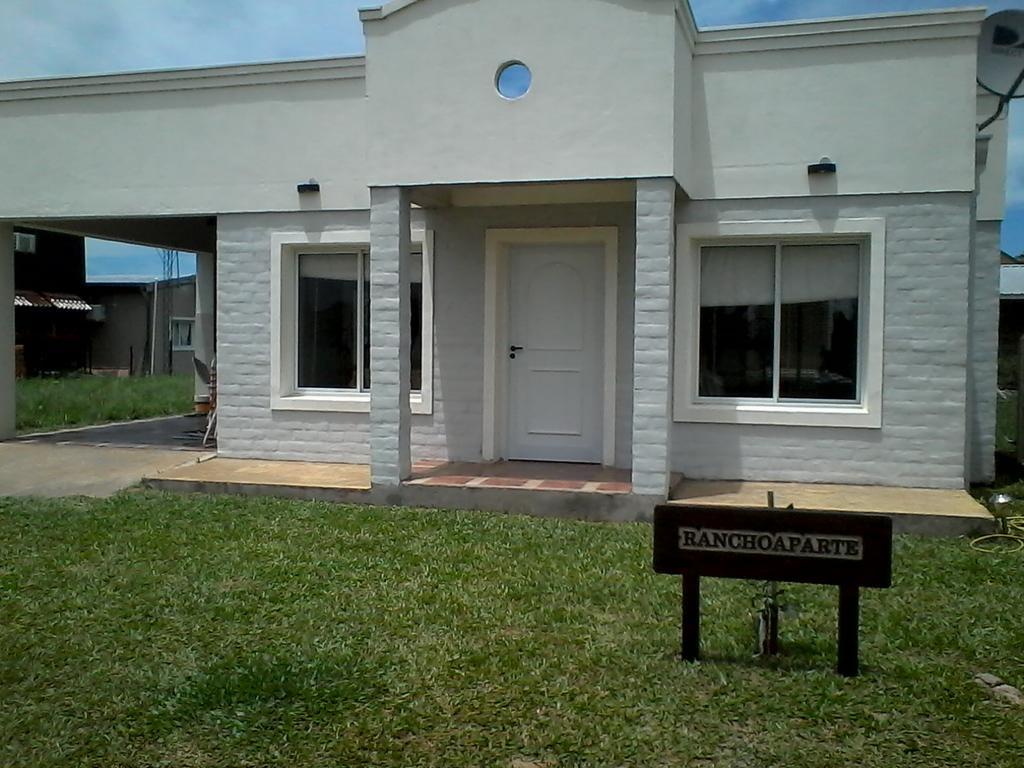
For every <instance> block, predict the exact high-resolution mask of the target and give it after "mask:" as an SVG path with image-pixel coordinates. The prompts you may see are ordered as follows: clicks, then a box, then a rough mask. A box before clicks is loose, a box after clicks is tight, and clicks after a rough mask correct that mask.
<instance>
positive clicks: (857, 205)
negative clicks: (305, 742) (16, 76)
mask: <svg viewBox="0 0 1024 768" xmlns="http://www.w3.org/2000/svg"><path fill="white" fill-rule="evenodd" d="M360 14H361V17H362V19H363V22H364V30H365V33H366V51H367V52H366V55H365V56H357V57H346V58H337V59H323V60H313V61H304V62H285V63H276V64H265V65H245V66H235V67H214V68H208V69H200V70H189V71H174V72H147V73H133V74H123V75H112V76H102V77H92V78H68V79H52V80H42V81H25V82H17V83H8V84H0V178H3V179H4V180H5V184H4V187H3V188H2V189H0V219H5V220H7V221H9V222H20V221H27V220H31V221H33V222H34V223H35V225H36V226H40V227H45V226H51V227H60V228H65V229H71V230H72V231H78V232H82V233H84V234H92V235H97V234H105V236H110V237H116V238H120V239H127V240H132V241H134V242H145V243H149V244H152V245H157V246H162V247H167V248H176V249H182V250H190V251H196V252H199V257H198V260H197V261H198V278H197V309H196V323H195V328H194V331H193V342H194V345H195V348H196V354H197V356H198V357H199V359H200V360H203V361H204V362H210V361H212V359H213V357H214V353H215V351H216V359H217V374H218V384H219V389H218V393H217V397H218V450H219V452H220V454H221V455H223V456H229V457H240V458H265V459H299V460H313V461H327V462H361V463H369V464H370V466H371V472H372V478H373V483H374V486H375V487H376V488H379V489H394V494H392V495H390V496H388V498H391V499H393V500H401V499H402V488H403V485H402V484H403V481H404V480H405V479H406V478H407V477H408V475H409V472H410V461H411V459H412V458H413V457H415V458H416V459H434V460H466V461H475V462H480V461H490V460H493V459H528V460H543V461H566V462H594V463H599V464H606V465H610V466H615V467H621V468H628V469H630V471H631V474H632V486H631V487H632V492H633V494H634V498H633V499H632V500H627V501H623V502H621V503H622V504H623V505H625V504H626V503H627V502H628V503H633V504H634V505H638V504H640V503H641V502H642V503H643V504H646V503H647V502H648V501H649V500H650V499H654V498H664V497H665V495H666V494H667V493H668V490H669V485H670V479H671V478H672V476H673V474H674V473H678V474H683V475H685V476H687V477H691V478H720V479H747V480H766V481H787V480H790V481H807V482H844V483H863V484H881V485H894V486H901V485H902V486H918V487H932V488H959V487H963V486H964V485H965V484H966V483H968V482H971V481H981V480H986V479H990V478H991V477H992V474H993V446H994V433H995V396H996V342H997V316H998V296H999V293H998V282H999V230H1000V222H1001V220H1002V218H1003V207H1004V200H1003V197H1004V196H1003V188H1004V186H1005V165H1006V121H1005V119H1002V120H999V121H996V122H995V123H994V124H993V125H992V126H991V127H990V129H988V131H987V133H986V135H985V136H982V137H977V130H976V125H977V123H978V121H979V116H982V117H984V116H988V115H989V114H992V112H993V111H994V108H995V101H996V99H995V97H993V96H991V95H988V94H985V93H982V92H980V91H979V89H978V87H977V85H976V56H977V45H978V36H979V31H980V26H981V23H982V20H983V11H980V10H977V9H968V10H944V11H936V12H929V13H913V14H890V15H884V16H874V17H862V18H849V19H836V20H823V21H812V22H801V23H791V24H770V25H762V26H748V27H736V28H725V29H713V30H703V31H701V30H698V29H697V28H696V26H695V24H694V21H693V17H692V15H691V13H690V9H689V7H688V6H687V5H686V3H685V2H676V1H674V0H616V2H605V1H602V0H558V2H552V1H551V0H477V1H476V2H471V3H467V2H445V1H443V0H395V2H392V3H389V4H388V5H385V6H384V7H383V8H378V9H370V10H364V11H361V12H360ZM924 84H928V86H927V87H925V85H924ZM54 114H59V115H60V120H59V121H54V120H53V115H54ZM44 157H45V158H46V162H45V163H43V162H41V161H40V158H44ZM827 158H831V161H829V160H828V159H827ZM97 169H101V172H97ZM0 284H2V281H0ZM214 295H215V296H216V310H215V311H216V325H214V322H213V318H214V314H213V313H214ZM0 330H2V329H0ZM214 334H216V337H215V336H214ZM3 382H4V378H3V371H0V386H3ZM371 393H372V399H371ZM0 415H2V414H0ZM637 497H639V498H637ZM617 503H619V502H617V501H616V500H615V499H611V498H610V499H609V501H608V506H607V510H606V514H607V515H608V516H609V517H615V516H616V515H618V514H621V508H620V507H617V506H616V504H617ZM622 508H625V507H622ZM633 508H637V507H636V506H634V507H633Z"/></svg>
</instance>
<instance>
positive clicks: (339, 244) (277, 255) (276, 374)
mask: <svg viewBox="0 0 1024 768" xmlns="http://www.w3.org/2000/svg"><path fill="white" fill-rule="evenodd" d="M411 241H412V245H413V248H414V249H416V250H417V251H419V252H420V253H422V260H423V308H422V309H423V317H422V347H423V361H422V366H423V372H422V389H421V391H418V392H412V393H410V396H409V404H410V407H411V409H412V412H413V413H414V414H431V413H433V369H434V365H433V362H434V279H433V275H434V262H433V250H434V249H433V242H434V238H433V232H432V231H430V230H413V232H412V237H411ZM308 253H337V254H346V253H350V254H365V258H369V253H370V233H369V231H368V230H347V231H336V232H330V231H329V232H316V233H307V232H289V233H275V234H273V235H272V236H271V318H270V324H271V397H270V400H271V409H272V410H282V411H318V412H341V413H369V412H370V392H369V391H366V390H360V389H315V388H299V386H298V294H299V279H298V262H299V256H300V254H308ZM362 258H363V256H360V266H361V265H362ZM362 285H363V281H362V279H360V281H359V286H360V287H359V296H360V297H362V296H363V290H364V289H363V287H362ZM363 324H364V320H363V309H362V306H360V307H359V311H358V328H359V330H358V331H357V333H362V332H363V330H364V327H363ZM362 346H363V345H362V343H361V339H360V340H357V349H358V355H359V358H360V359H362V355H363V351H362ZM360 383H361V382H360Z"/></svg>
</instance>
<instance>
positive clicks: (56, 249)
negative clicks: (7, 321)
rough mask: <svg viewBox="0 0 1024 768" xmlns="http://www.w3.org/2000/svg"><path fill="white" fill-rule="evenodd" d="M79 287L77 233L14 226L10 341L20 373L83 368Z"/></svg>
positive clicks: (85, 328)
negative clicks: (16, 353)
mask: <svg viewBox="0 0 1024 768" xmlns="http://www.w3.org/2000/svg"><path fill="white" fill-rule="evenodd" d="M84 287H85V241H84V239H83V238H82V237H80V236H76V235H66V234H60V233H57V232H47V231H43V230H37V229H30V228H26V227H16V228H15V230H14V313H15V344H16V346H17V352H18V366H17V367H18V369H19V373H20V374H21V375H23V376H38V375H42V374H58V373H65V372H67V371H76V370H81V369H83V368H87V367H88V365H89V322H88V320H87V319H86V315H87V313H88V312H89V309H90V307H89V304H88V303H87V302H86V301H85V300H84V299H83V298H82V293H83V289H84Z"/></svg>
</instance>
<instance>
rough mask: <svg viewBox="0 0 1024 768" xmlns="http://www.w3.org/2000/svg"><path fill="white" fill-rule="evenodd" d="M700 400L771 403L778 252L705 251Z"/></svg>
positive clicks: (722, 248)
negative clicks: (745, 399) (754, 399)
mask: <svg viewBox="0 0 1024 768" xmlns="http://www.w3.org/2000/svg"><path fill="white" fill-rule="evenodd" d="M700 287H701V291H700V293H701V301H700V304H701V309H700V385H699V392H700V396H701V397H758V398H764V397H771V396H772V387H773V357H774V349H775V343H774V333H775V248H774V247H773V246H738V247H733V246H713V247H706V248H702V249H701V280H700Z"/></svg>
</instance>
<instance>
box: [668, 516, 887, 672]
mask: <svg viewBox="0 0 1024 768" xmlns="http://www.w3.org/2000/svg"><path fill="white" fill-rule="evenodd" d="M654 570H655V571H657V572H658V573H672V574H681V575H682V579H683V606H682V607H683V619H682V645H683V654H682V655H683V659H684V660H686V661H696V660H697V659H698V658H699V657H700V579H701V576H713V577H718V578H726V579H753V580H758V581H792V582H801V583H806V584H835V585H837V586H838V587H839V633H838V654H837V655H838V663H837V671H838V672H839V674H840V675H843V676H845V677H853V676H855V675H857V674H858V672H859V668H860V664H859V656H858V628H859V622H860V616H859V614H860V588H861V587H879V588H884V587H889V586H891V585H892V520H890V519H889V518H887V517H884V516H881V515H860V514H846V513H835V512H798V511H793V510H785V511H776V510H765V509H757V508H742V509H736V508H723V507H682V506H671V505H662V506H659V507H657V508H656V509H655V511H654Z"/></svg>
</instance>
